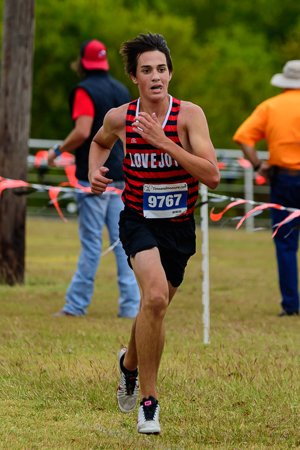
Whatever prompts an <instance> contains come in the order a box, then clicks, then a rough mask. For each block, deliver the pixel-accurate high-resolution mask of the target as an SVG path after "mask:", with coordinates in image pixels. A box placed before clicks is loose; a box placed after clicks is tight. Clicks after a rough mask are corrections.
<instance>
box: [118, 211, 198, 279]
mask: <svg viewBox="0 0 300 450" xmlns="http://www.w3.org/2000/svg"><path fill="white" fill-rule="evenodd" d="M119 226H120V240H121V242H122V244H123V248H124V250H125V253H126V255H127V257H128V264H129V266H130V267H131V263H130V257H134V256H135V255H136V254H137V253H138V252H141V251H143V250H148V249H150V248H153V247H157V248H158V250H159V253H160V258H161V262H162V266H163V268H164V270H165V273H166V276H167V280H169V281H170V283H171V285H172V286H173V287H178V286H179V285H180V284H181V283H182V280H183V277H184V271H185V267H186V265H187V262H188V260H189V258H190V257H191V256H192V255H194V254H195V252H196V235H195V221H194V217H193V216H192V217H191V218H190V219H189V220H187V221H184V222H172V221H170V220H167V219H146V218H145V217H143V216H141V215H140V214H137V213H135V212H134V211H132V210H130V209H129V208H126V207H125V209H124V211H122V212H121V214H120V221H119ZM131 268H132V267H131Z"/></svg>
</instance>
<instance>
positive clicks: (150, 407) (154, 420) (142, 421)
mask: <svg viewBox="0 0 300 450" xmlns="http://www.w3.org/2000/svg"><path fill="white" fill-rule="evenodd" d="M159 410H160V408H159V404H158V401H157V400H156V399H155V398H154V397H151V396H150V397H149V398H148V399H147V398H143V401H142V402H141V405H140V407H139V412H138V421H137V426H136V429H137V431H138V432H139V433H146V434H158V433H160V425H159V421H158V416H159Z"/></svg>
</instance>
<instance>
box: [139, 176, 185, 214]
mask: <svg viewBox="0 0 300 450" xmlns="http://www.w3.org/2000/svg"><path fill="white" fill-rule="evenodd" d="M187 196H188V185H187V184H186V183H184V182H183V183H174V184H144V186H143V213H144V217H146V218H147V219H169V218H173V217H176V216H179V215H180V214H184V213H185V212H186V211H187Z"/></svg>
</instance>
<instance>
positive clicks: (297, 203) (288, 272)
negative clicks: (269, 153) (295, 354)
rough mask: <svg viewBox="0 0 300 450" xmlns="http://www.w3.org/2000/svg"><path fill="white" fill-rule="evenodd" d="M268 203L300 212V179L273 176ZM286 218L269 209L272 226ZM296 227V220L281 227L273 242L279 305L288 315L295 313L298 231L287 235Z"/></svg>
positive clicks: (298, 222)
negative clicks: (279, 298) (279, 293)
mask: <svg viewBox="0 0 300 450" xmlns="http://www.w3.org/2000/svg"><path fill="white" fill-rule="evenodd" d="M271 202H272V203H277V204H279V205H282V206H286V207H291V208H297V209H300V176H291V175H287V174H281V173H280V174H279V173H277V174H275V175H274V178H273V180H272V183H271ZM288 215H289V212H288V211H280V210H277V209H274V208H271V216H272V223H273V226H274V225H276V224H278V223H279V222H281V221H282V220H284V219H285V218H286V217H287V216H288ZM299 224H300V218H296V219H294V220H292V221H291V222H289V223H287V224H285V225H283V226H282V227H280V228H279V230H278V232H277V234H276V236H275V238H274V241H275V246H276V255H277V264H278V275H279V285H280V291H281V296H282V302H281V305H282V308H283V309H284V310H285V311H288V312H294V311H299V291H298V265H297V250H298V241H299V230H294V231H292V232H291V233H290V234H289V232H290V231H291V230H292V229H293V228H294V227H297V226H299ZM288 234H289V235H288ZM287 235H288V236H287Z"/></svg>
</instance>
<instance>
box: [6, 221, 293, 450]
mask: <svg viewBox="0 0 300 450" xmlns="http://www.w3.org/2000/svg"><path fill="white" fill-rule="evenodd" d="M107 247H108V242H107V238H106V237H105V244H104V249H105V248H107ZM200 250H201V234H200V231H199V232H198V253H197V254H196V255H195V256H194V257H193V258H191V260H190V262H189V265H188V268H187V270H186V277H185V280H184V282H183V284H182V286H181V287H180V289H179V291H178V293H177V294H176V297H175V299H174V301H173V303H172V304H171V305H170V307H169V310H168V313H167V317H166V346H165V351H164V354H163V358H162V363H161V369H160V373H159V395H160V405H161V419H160V422H161V426H162V433H161V434H160V436H142V435H138V433H137V432H136V429H135V426H136V415H137V413H136V412H134V413H132V414H128V415H124V414H122V413H121V412H119V410H118V407H117V403H116V389H117V386H118V372H117V362H116V355H117V352H118V350H119V349H120V348H121V347H122V346H124V345H126V344H127V340H128V337H129V332H130V328H131V324H132V321H131V320H128V319H119V318H118V317H117V298H118V291H117V286H116V282H115V263H114V255H113V254H112V253H109V254H108V255H106V256H105V257H104V258H103V259H102V262H101V265H100V268H99V271H98V276H97V282H96V288H95V295H94V298H93V301H92V305H91V306H90V308H89V311H88V315H87V316H86V317H84V318H65V317H52V316H51V314H52V313H54V312H57V311H58V310H59V309H61V307H62V306H63V304H64V294H65V291H66V288H67V286H68V283H69V280H70V278H71V276H72V274H73V272H74V269H75V266H76V261H77V256H78V252H79V244H78V239H77V225H76V222H69V223H68V224H65V223H63V222H62V221H59V220H49V219H48V220H45V219H44V220H43V219H29V220H28V222H27V258H26V284H25V285H23V286H15V287H9V286H0V298H1V316H0V340H1V341H0V345H1V351H0V352H1V353H0V377H1V382H0V402H1V403H0V448H1V449H9V450H15V449H22V450H23V449H26V450H27V449H39V450H43V449H51V450H52V449H55V450H56V449H82V450H85V449H86V450H87V449H89V450H91V449H93V450H94V449H122V450H125V449H126V450H131V449H166V450H167V449H172V450H173V449H189V450H190V449H220V450H221V449H222V450H223V449H249V450H250V449H251V450H252V449H257V450H258V449H293V448H298V447H300V430H299V426H300V420H299V419H300V395H299V375H300V373H299V372H300V370H299V318H297V317H284V318H278V317H277V313H278V311H279V310H280V308H279V301H280V297H279V291H278V286H277V273H276V265H275V256H274V248H273V243H272V240H271V238H270V232H267V231H260V232H256V233H246V232H245V231H244V230H239V231H235V230H228V229H220V228H214V229H211V230H210V283H211V333H210V338H211V344H209V345H206V346H205V345H203V327H202V299H201V295H202V294H201V292H202V291H201V281H202V274H201V252H200Z"/></svg>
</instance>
